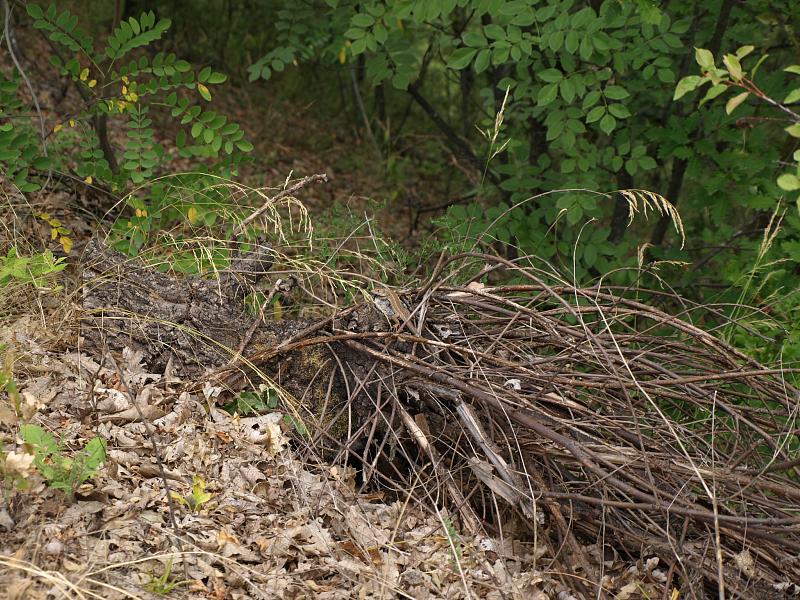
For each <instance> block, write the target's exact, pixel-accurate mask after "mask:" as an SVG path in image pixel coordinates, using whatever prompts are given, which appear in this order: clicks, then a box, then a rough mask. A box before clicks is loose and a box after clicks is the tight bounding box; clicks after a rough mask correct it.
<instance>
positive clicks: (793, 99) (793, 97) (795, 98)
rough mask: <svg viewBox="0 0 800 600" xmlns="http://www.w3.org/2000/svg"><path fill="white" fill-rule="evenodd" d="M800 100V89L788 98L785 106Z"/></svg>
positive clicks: (791, 93) (790, 93)
mask: <svg viewBox="0 0 800 600" xmlns="http://www.w3.org/2000/svg"><path fill="white" fill-rule="evenodd" d="M798 100H800V88H797V89H794V90H792V91H791V92H789V94H788V95H787V96H786V98H785V99H784V101H783V103H784V104H792V103H794V102H797V101H798Z"/></svg>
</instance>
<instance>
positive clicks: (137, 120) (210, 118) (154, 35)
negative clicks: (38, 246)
mask: <svg viewBox="0 0 800 600" xmlns="http://www.w3.org/2000/svg"><path fill="white" fill-rule="evenodd" d="M26 10H27V13H28V15H29V16H30V18H31V19H32V23H33V27H34V28H36V29H38V30H41V31H42V33H43V34H44V35H46V36H47V37H48V38H49V40H50V41H51V42H52V46H53V48H54V51H53V53H52V54H51V56H50V57H49V59H50V63H52V65H53V66H54V67H55V68H56V69H57V70H58V72H59V74H60V75H62V76H65V77H68V78H69V79H71V81H72V83H73V84H74V86H75V88H76V89H77V91H78V92H79V94H80V97H81V101H82V105H81V108H80V110H79V112H78V113H77V114H75V115H73V116H72V118H70V119H68V120H67V121H66V122H64V123H56V124H55V126H54V127H53V129H52V132H51V133H50V134H49V136H48V145H49V147H50V149H51V153H50V154H51V156H50V157H47V156H45V151H44V149H43V147H42V145H41V140H40V139H39V138H40V136H39V135H38V134H37V132H36V130H35V129H34V121H33V120H32V119H31V118H29V117H28V115H31V114H35V113H34V110H33V109H32V107H30V106H27V105H25V104H24V103H23V102H22V101H21V100H20V87H19V86H20V80H19V77H18V76H17V75H16V74H15V76H14V77H12V78H10V79H9V78H5V77H3V76H0V165H2V167H3V168H4V169H5V171H6V172H7V173H8V174H9V179H10V180H11V181H13V182H14V183H15V185H16V186H17V187H18V188H19V189H20V190H21V191H23V192H31V191H34V190H36V189H38V187H39V180H38V179H37V178H35V177H33V176H34V175H39V176H41V174H42V173H43V172H44V171H46V170H48V169H57V170H61V171H66V170H72V171H73V172H74V173H75V174H76V175H78V176H79V177H80V178H82V179H83V180H84V181H85V182H86V183H88V184H98V185H101V186H103V187H105V188H106V189H110V190H112V191H115V192H119V191H126V190H132V192H133V193H129V194H128V195H127V196H125V198H126V204H127V205H128V207H129V210H130V213H132V214H131V219H127V218H123V219H121V220H120V222H121V223H122V224H123V225H122V226H117V227H116V228H115V234H116V235H117V236H118V237H117V240H118V242H119V243H118V247H119V249H122V250H125V251H127V252H129V253H136V252H138V250H139V249H140V248H141V246H142V245H143V244H144V243H145V242H146V240H147V237H148V235H149V234H150V232H151V231H153V227H154V226H156V227H162V228H167V227H169V226H170V225H172V224H173V223H174V221H173V222H169V218H173V219H175V218H181V217H182V218H186V217H187V216H188V218H189V219H190V220H192V219H193V217H194V215H197V216H198V218H200V219H202V220H203V221H204V222H205V223H207V224H208V223H209V222H212V221H214V220H215V219H216V218H217V216H216V215H214V216H211V212H212V211H213V210H214V208H213V207H206V208H204V205H205V196H206V195H205V194H202V192H201V195H202V197H201V198H199V199H192V198H188V197H187V196H186V195H184V196H183V197H182V199H181V207H180V208H178V209H177V210H175V208H176V207H175V202H174V201H175V198H174V197H170V196H168V195H161V196H159V193H164V194H166V193H167V192H168V191H169V190H170V189H171V188H170V187H169V186H159V185H153V186H149V187H148V188H147V189H148V192H149V194H148V197H147V198H145V199H142V198H139V195H140V194H139V193H138V191H137V190H138V189H140V188H139V187H135V186H142V185H144V184H145V183H147V182H150V181H152V180H153V179H155V178H156V177H157V175H158V174H159V173H160V172H163V170H164V169H165V167H166V165H167V164H168V163H169V162H170V161H171V160H172V159H173V157H174V156H175V155H174V154H171V153H167V152H165V150H164V148H163V147H162V146H161V144H159V143H158V141H157V138H156V128H155V125H154V122H153V118H154V117H153V114H154V113H155V112H156V111H157V110H158V111H161V112H163V109H164V108H165V107H166V109H167V111H168V113H169V117H170V118H173V119H175V120H176V121H179V123H180V125H181V126H182V127H181V128H180V129H179V130H178V133H177V139H176V145H177V146H178V156H180V157H182V158H195V159H203V160H211V161H216V164H215V165H214V166H211V168H210V172H211V173H215V174H220V175H228V176H229V175H232V174H234V173H235V172H236V169H237V167H238V165H239V164H240V163H241V162H242V160H243V154H242V153H246V152H249V151H250V150H252V145H251V144H250V143H249V142H248V141H247V140H245V139H244V131H242V129H241V128H240V127H239V125H237V124H236V123H232V122H229V121H228V119H227V117H226V116H224V115H220V114H218V113H217V112H215V111H212V110H207V109H205V108H204V107H203V106H201V104H204V103H205V102H209V101H211V99H212V92H211V90H210V88H211V87H213V86H214V85H218V84H220V83H222V82H224V81H225V80H226V76H225V75H223V74H222V73H219V72H217V71H215V70H213V69H212V68H211V67H205V68H203V69H200V70H199V71H198V72H195V71H194V70H193V69H192V66H191V65H190V64H189V62H187V61H186V60H183V59H180V58H178V57H177V56H176V55H175V54H173V53H167V52H163V51H154V49H153V48H152V47H153V46H155V45H158V44H160V43H161V41H162V40H163V37H164V34H165V33H166V32H167V31H168V29H169V28H170V25H171V21H170V19H158V18H156V16H155V13H153V12H152V11H149V12H145V13H142V15H141V16H140V17H139V18H134V17H130V18H128V19H126V20H124V21H122V22H121V23H119V24H118V25H117V26H116V27H115V28H114V30H113V32H112V33H111V35H110V36H108V37H107V38H106V39H105V40H104V42H103V43H100V44H98V43H97V41H96V38H95V37H94V36H92V35H90V34H88V33H86V32H85V31H83V30H81V29H80V28H79V27H78V17H77V16H76V15H74V14H73V13H71V12H70V11H69V10H63V11H59V10H58V9H57V8H56V6H55V5H52V4H51V5H50V6H49V7H48V8H47V9H46V10H45V9H44V8H42V7H41V6H39V5H37V4H34V3H28V4H27V5H26ZM198 100H199V102H198ZM20 115H25V116H26V118H20ZM115 121H116V122H119V124H120V126H121V127H123V128H124V130H125V134H126V135H125V142H124V145H123V148H122V151H121V154H120V155H119V156H118V155H116V153H115V151H114V149H113V146H112V144H111V143H110V141H109V137H108V128H109V127H110V126H111V125H112V124H113V122H115ZM207 168H208V167H207ZM184 179H185V182H184V184H185V187H187V188H193V189H195V190H203V189H204V186H205V185H207V184H208V179H207V176H205V175H203V174H195V175H187V176H186V177H185V178H184ZM211 195H214V194H211ZM216 195H217V196H222V195H224V194H216ZM192 205H195V206H194V210H193V213H194V214H190V210H191V209H192ZM152 215H157V217H158V220H157V221H156V222H154V220H153V218H152ZM42 218H43V219H44V220H48V219H47V218H45V217H42ZM48 222H49V220H48ZM125 225H129V226H127V227H126V226H125ZM51 226H52V229H53V231H54V239H56V238H58V239H59V240H60V242H61V244H62V246H63V248H64V250H65V252H67V253H68V252H69V249H70V247H71V243H72V242H71V239H70V237H69V231H68V230H66V228H64V227H63V225H61V224H60V223H59V224H58V225H52V224H51ZM10 258H11V257H7V259H6V260H5V266H6V268H7V269H8V270H9V273H12V272H13V273H18V272H19V268H21V267H24V266H25V265H22V263H21V262H20V261H18V260H17V261H16V262H12V261H11V260H10ZM0 283H2V280H0Z"/></svg>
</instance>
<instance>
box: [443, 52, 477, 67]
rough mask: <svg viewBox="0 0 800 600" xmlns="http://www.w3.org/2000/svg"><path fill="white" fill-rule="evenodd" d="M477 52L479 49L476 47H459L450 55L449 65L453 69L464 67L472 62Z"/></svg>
mask: <svg viewBox="0 0 800 600" xmlns="http://www.w3.org/2000/svg"><path fill="white" fill-rule="evenodd" d="M477 53H478V50H477V49H475V48H459V49H458V50H456V51H455V52H453V55H452V56H451V57H450V60H449V61H448V63H447V66H448V67H450V68H451V69H459V70H460V69H463V68H465V67H467V66H468V65H469V64H470V63H471V62H472V58H473V57H474V56H475V55H476V54H477Z"/></svg>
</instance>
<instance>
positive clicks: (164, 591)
mask: <svg viewBox="0 0 800 600" xmlns="http://www.w3.org/2000/svg"><path fill="white" fill-rule="evenodd" d="M188 583H190V582H189V581H181V580H180V579H178V578H177V577H173V575H172V559H171V558H170V559H169V560H168V561H167V564H166V565H165V566H164V570H163V572H162V573H161V575H158V576H156V574H155V573H152V572H151V573H150V580H149V581H148V582H147V583H146V584H145V585H144V589H146V590H147V591H148V592H150V593H151V594H157V595H159V596H166V595H168V594H170V593H172V591H173V590H174V589H175V588H176V587H178V586H181V585H186V584H188Z"/></svg>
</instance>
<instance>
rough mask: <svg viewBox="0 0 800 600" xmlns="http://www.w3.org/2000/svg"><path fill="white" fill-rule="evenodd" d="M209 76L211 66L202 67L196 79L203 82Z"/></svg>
mask: <svg viewBox="0 0 800 600" xmlns="http://www.w3.org/2000/svg"><path fill="white" fill-rule="evenodd" d="M209 77H211V67H204V68H203V70H202V71H200V72H199V73H198V74H197V81H199V82H201V83H205V82H206V81H208V78H209Z"/></svg>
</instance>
